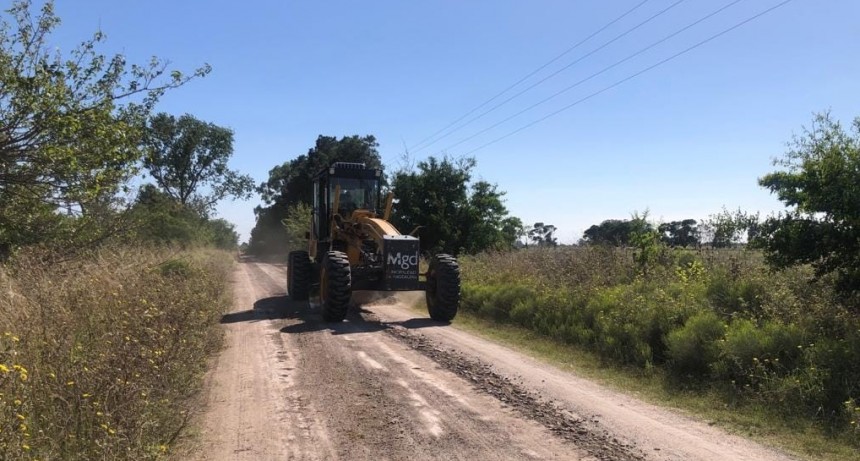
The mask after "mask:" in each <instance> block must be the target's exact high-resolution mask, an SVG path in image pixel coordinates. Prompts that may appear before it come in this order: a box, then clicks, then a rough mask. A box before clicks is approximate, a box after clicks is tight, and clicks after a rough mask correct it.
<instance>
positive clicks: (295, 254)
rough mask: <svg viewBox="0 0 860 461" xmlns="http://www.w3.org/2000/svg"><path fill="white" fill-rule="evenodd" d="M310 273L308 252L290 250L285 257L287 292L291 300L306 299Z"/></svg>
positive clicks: (309, 284)
mask: <svg viewBox="0 0 860 461" xmlns="http://www.w3.org/2000/svg"><path fill="white" fill-rule="evenodd" d="M312 274H313V272H312V271H311V260H310V258H309V257H308V252H307V251H291V252H290V255H289V258H288V259H287V294H288V295H289V296H290V299H291V300H293V301H307V299H308V291H309V290H310V286H311V275H312Z"/></svg>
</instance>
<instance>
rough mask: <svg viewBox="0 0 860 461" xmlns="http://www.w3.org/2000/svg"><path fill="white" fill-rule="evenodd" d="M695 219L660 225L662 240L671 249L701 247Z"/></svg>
mask: <svg viewBox="0 0 860 461" xmlns="http://www.w3.org/2000/svg"><path fill="white" fill-rule="evenodd" d="M697 224H698V223H697V221H696V220H695V219H684V220H683V221H671V222H668V223H663V224H660V225H659V226H658V227H657V230H658V231H659V232H660V240H662V241H663V243H665V244H666V245H669V246H671V247H690V246H697V245H699V243H700V241H699V229H698V227H697Z"/></svg>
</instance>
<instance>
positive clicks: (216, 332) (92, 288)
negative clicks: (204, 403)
mask: <svg viewBox="0 0 860 461" xmlns="http://www.w3.org/2000/svg"><path fill="white" fill-rule="evenodd" d="M48 261H51V259H50V255H46V254H40V253H39V252H38V251H27V252H24V253H23V254H20V255H18V256H17V257H16V260H15V261H14V262H12V263H11V264H9V265H7V266H6V267H5V268H2V269H0V335H2V336H0V415H2V416H0V452H2V453H3V459H6V460H23V459H64V460H90V459H135V460H138V459H159V458H162V457H164V456H165V455H166V454H167V452H168V451H169V449H170V445H171V443H172V442H173V440H174V439H175V438H176V437H177V435H178V434H179V432H180V431H181V430H182V429H183V427H184V426H185V424H186V422H187V419H188V414H189V408H188V405H189V404H190V402H191V400H190V397H191V396H193V395H194V393H195V392H196V391H197V390H198V389H199V387H200V383H201V378H202V375H203V372H204V371H205V367H206V361H207V358H208V357H209V356H210V355H211V354H212V353H213V352H214V351H216V350H218V348H219V347H220V344H221V338H222V336H221V331H220V329H218V328H217V326H218V321H219V319H220V317H221V315H222V313H223V312H224V309H225V308H226V307H227V306H229V304H230V302H231V299H230V294H229V292H228V290H229V288H228V287H229V285H228V284H227V283H226V279H227V275H228V274H229V271H230V268H231V266H232V264H233V262H232V258H231V256H230V255H229V254H227V253H225V252H220V251H214V250H213V251H209V250H195V251H183V252H178V253H177V252H171V251H167V250H152V249H142V248H110V249H102V250H99V251H97V252H94V253H92V254H89V255H87V256H85V257H82V258H79V259H76V260H74V261H66V262H62V263H49V262H48Z"/></svg>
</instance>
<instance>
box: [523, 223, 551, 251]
mask: <svg viewBox="0 0 860 461" xmlns="http://www.w3.org/2000/svg"><path fill="white" fill-rule="evenodd" d="M556 230H557V229H556V227H555V226H553V225H552V224H544V223H542V222H536V223H535V224H534V226H532V228H531V229H529V231H528V235H529V239H530V240H531V241H532V242H534V243H535V245H537V246H539V247H554V246H557V245H558V241H557V239H556V238H555V237H553V234H554V233H555V231H556Z"/></svg>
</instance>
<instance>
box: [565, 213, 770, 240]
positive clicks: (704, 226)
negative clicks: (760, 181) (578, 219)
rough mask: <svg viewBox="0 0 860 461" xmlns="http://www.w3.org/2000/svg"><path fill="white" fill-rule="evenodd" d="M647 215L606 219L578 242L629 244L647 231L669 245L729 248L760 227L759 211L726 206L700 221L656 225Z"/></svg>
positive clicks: (584, 234)
mask: <svg viewBox="0 0 860 461" xmlns="http://www.w3.org/2000/svg"><path fill="white" fill-rule="evenodd" d="M646 218H647V213H646V216H635V217H634V218H632V219H607V220H605V221H603V222H601V223H600V224H595V225H593V226H591V227H589V228H588V229H586V230H585V232H583V235H582V238H581V239H580V240H579V242H578V244H579V245H609V246H616V247H629V246H631V245H632V244H633V242H632V236H634V235H635V234H636V233H637V232H641V231H647V232H654V233H656V235H657V237H658V238H659V240H660V242H662V243H663V244H665V245H667V246H669V247H683V248H692V247H700V246H708V247H711V248H729V247H733V246H738V245H741V244H745V243H748V242H751V241H754V240H755V239H756V238H757V237H758V236H759V229H760V226H761V221H760V218H759V215H758V213H755V214H750V213H746V212H744V211H742V210H740V209H738V210H736V211H729V210H728V209H726V208H723V209H722V211H720V212H719V213H717V214H714V215H711V216H710V217H709V218H708V219H705V220H702V221H698V220H695V219H683V220H680V221H670V222H663V223H659V224H655V223H653V222H650V221H648V220H647V219H646Z"/></svg>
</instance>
